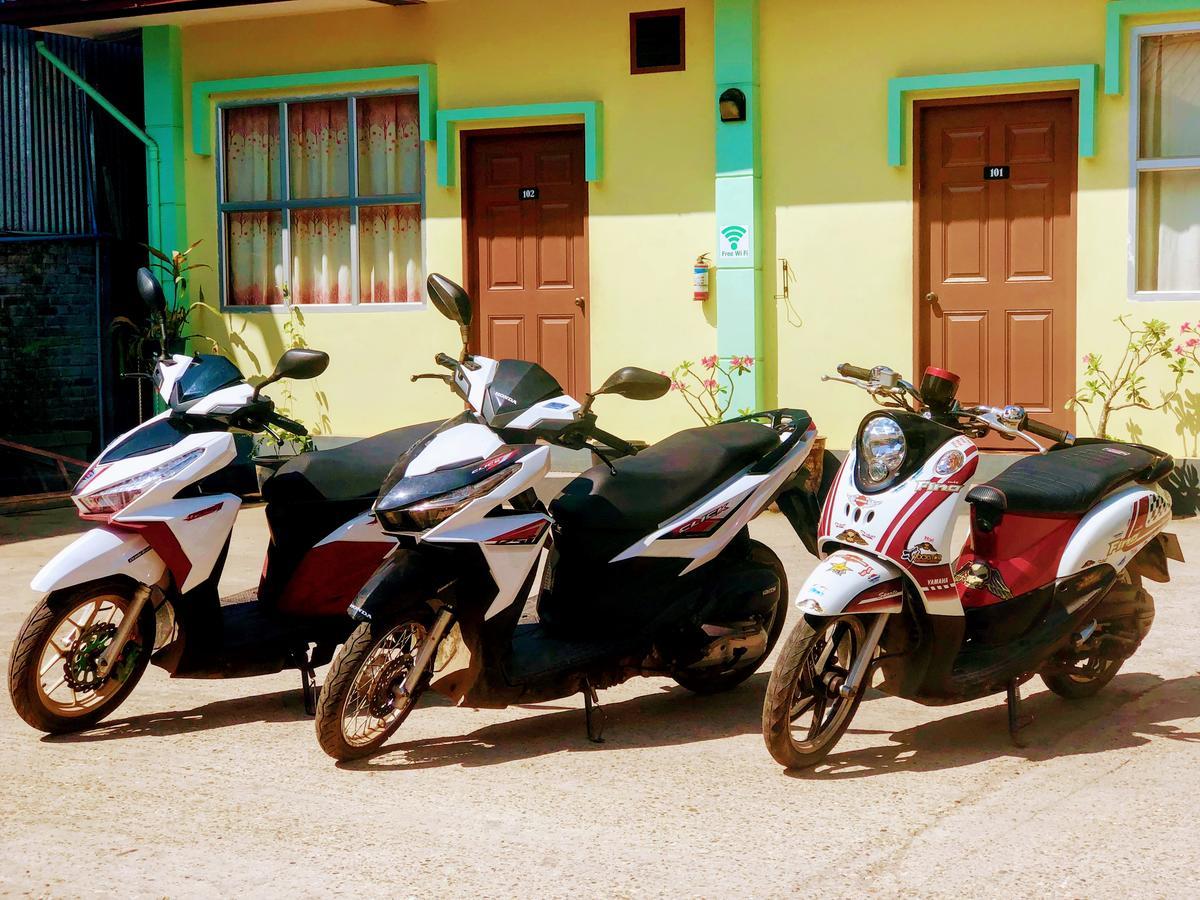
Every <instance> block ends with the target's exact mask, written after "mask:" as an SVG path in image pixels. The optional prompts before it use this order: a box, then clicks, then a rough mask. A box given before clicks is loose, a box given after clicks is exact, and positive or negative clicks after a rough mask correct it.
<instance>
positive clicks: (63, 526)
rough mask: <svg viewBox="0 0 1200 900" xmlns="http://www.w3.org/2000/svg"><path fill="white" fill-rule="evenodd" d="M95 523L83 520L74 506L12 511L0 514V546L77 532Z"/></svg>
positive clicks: (85, 529) (93, 525) (91, 526)
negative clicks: (8, 513)
mask: <svg viewBox="0 0 1200 900" xmlns="http://www.w3.org/2000/svg"><path fill="white" fill-rule="evenodd" d="M95 524H96V523H95V522H85V521H83V520H82V519H81V518H79V514H78V512H76V510H75V507H74V506H71V507H69V508H68V507H64V508H62V509H40V510H36V511H34V512H22V513H12V514H10V515H7V516H0V546H4V545H5V544H17V543H21V542H23V541H36V540H39V539H41V538H50V537H58V536H59V535H63V534H79V533H80V532H83V531H87V530H88V529H89V528H94V527H95Z"/></svg>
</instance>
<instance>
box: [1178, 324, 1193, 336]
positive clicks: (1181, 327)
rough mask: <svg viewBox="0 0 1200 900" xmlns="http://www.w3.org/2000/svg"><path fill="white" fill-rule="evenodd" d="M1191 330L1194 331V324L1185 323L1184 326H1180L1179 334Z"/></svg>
mask: <svg viewBox="0 0 1200 900" xmlns="http://www.w3.org/2000/svg"><path fill="white" fill-rule="evenodd" d="M1191 330H1192V323H1191V322H1184V323H1183V324H1182V325H1180V326H1179V333H1180V334H1183V333H1184V332H1185V331H1191Z"/></svg>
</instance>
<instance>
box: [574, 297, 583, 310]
mask: <svg viewBox="0 0 1200 900" xmlns="http://www.w3.org/2000/svg"><path fill="white" fill-rule="evenodd" d="M575 305H576V306H578V307H579V309H580V311H581V312H584V311H585V310H584V308H583V306H584V299H583V298H582V297H576V298H575Z"/></svg>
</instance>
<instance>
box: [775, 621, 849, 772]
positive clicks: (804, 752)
mask: <svg viewBox="0 0 1200 900" xmlns="http://www.w3.org/2000/svg"><path fill="white" fill-rule="evenodd" d="M839 625H844V626H845V629H846V630H845V631H844V632H842V631H835V630H834V629H837V628H838V627H839ZM830 635H832V636H833V640H834V641H836V643H837V644H838V655H837V656H836V657H833V659H834V661H835V663H836V662H844V665H842V666H835V667H834V668H835V669H840V670H848V668H849V663H850V662H852V661H853V657H854V655H855V654H857V653H858V651H859V648H860V647H861V646H862V644H863V641H864V639H865V636H866V627H865V626H864V624H863V622H862V619H861V617H858V616H842V617H839V618H835V619H823V618H813V619H812V620H809V619H807V618H806V619H805V620H803V621H801V622H799V623H798V624H797V625H796V627H795V628H793V629H792V633H791V634H789V635H788V639H787V641H786V642H785V643H784V645H783V649H782V650H781V651H780V653H779V658H778V659H776V660H775V668H774V669H772V670H771V680H770V681H769V682H768V683H767V695H766V698H765V699H764V700H763V718H762V729H763V740H764V741H765V742H766V744H767V749H768V750H769V751H770V753H771V756H772V757H774V759H775V761H776V762H777V763H779V764H780V765H782V766H785V767H786V768H789V769H803V768H810V767H812V766H815V765H816V764H817V763H819V762H820V761H821V760H823V759H824V758H825V757H826V756H827V755H829V752H830V751H831V750H832V749H833V748H834V746H835V745H836V744H837V742H838V740H839V739H840V738H841V736H842V734H843V733H844V732H845V730H846V728H847V727H848V726H849V725H850V722H851V720H852V719H853V718H854V714H855V712H856V711H857V710H858V704H859V703H860V702H862V697H863V693H864V692H865V691H866V687H867V681H868V680H869V679H864V680H863V683H862V684H860V685H859V687H858V690H857V691H855V693H854V695H853V696H852V697H836V696H834V705H833V707H831V711H830V713H829V716H828V718H825V703H828V701H829V699H830V696H831V694H830V693H828V690H827V688H825V687H822V688H821V690H820V692H821V693H822V694H823V695H824V698H825V699H824V701H823V703H822V705H821V706H820V708H819V710H816V709H814V714H813V718H814V722H815V721H816V720H817V719H818V717H819V718H820V719H821V721H822V722H823V723H824V724H823V725H822V726H821V727H819V728H816V729H810V731H809V735H808V738H807V739H806V740H803V741H798V740H797V739H796V738H795V736H794V735H793V733H792V722H793V720H794V719H795V718H796V717H797V716H798V715H803V714H804V711H806V710H807V709H808V708H810V707H806V708H805V710H802V711H801V712H800V713H798V714H797V713H795V707H796V706H797V702H798V695H799V694H800V690H801V683H802V680H803V679H802V673H803V670H804V667H805V665H806V664H807V663H808V662H809V661H810V660H811V659H812V658H813V657H814V656H815V655H816V653H817V651H818V650H819V649H820V648H822V647H823V646H824V644H825V642H826V641H827V640H829V639H830V638H829V637H828V636H830ZM848 635H849V636H852V637H853V640H852V641H849V640H848V637H847V636H848ZM847 643H849V644H850V645H849V646H847ZM843 648H844V655H845V656H846V657H847V659H846V660H844V661H843V660H842V659H841V656H842V655H843ZM828 671H830V672H832V671H833V669H830V670H828ZM804 674H807V673H804ZM843 677H844V671H843ZM813 680H814V679H812V678H809V679H808V683H811V682H812V681H813ZM822 685H824V682H823V681H822ZM806 690H807V689H806ZM806 696H813V697H814V706H815V699H816V698H817V696H818V692H817V691H816V690H815V689H814V690H812V691H809V692H808V694H806Z"/></svg>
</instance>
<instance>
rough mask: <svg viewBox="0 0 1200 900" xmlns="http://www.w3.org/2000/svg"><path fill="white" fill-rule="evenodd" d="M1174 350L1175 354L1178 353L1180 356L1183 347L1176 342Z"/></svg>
mask: <svg viewBox="0 0 1200 900" xmlns="http://www.w3.org/2000/svg"><path fill="white" fill-rule="evenodd" d="M1175 352H1176V353H1177V354H1179V355H1180V356H1182V355H1183V347H1182V346H1181V345H1179V344H1176V345H1175Z"/></svg>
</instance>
